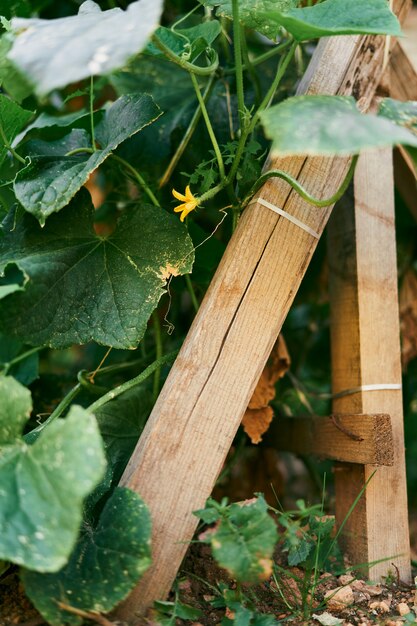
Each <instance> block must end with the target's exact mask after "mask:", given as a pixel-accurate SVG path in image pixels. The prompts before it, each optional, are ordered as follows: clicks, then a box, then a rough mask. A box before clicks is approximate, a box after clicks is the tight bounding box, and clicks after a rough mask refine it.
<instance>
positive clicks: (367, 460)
mask: <svg viewBox="0 0 417 626" xmlns="http://www.w3.org/2000/svg"><path fill="white" fill-rule="evenodd" d="M270 431H271V433H270V435H271V437H272V439H273V441H274V445H275V446H276V447H277V449H278V450H287V451H288V452H294V453H295V454H302V455H310V454H312V455H315V456H318V457H322V458H324V459H333V460H335V461H343V462H345V463H362V464H369V465H392V464H393V462H394V446H393V439H392V429H391V419H390V416H389V415H385V414H380V415H331V416H328V417H327V416H326V417H323V416H316V415H314V416H309V417H279V418H276V419H275V420H274V421H273V423H272V427H271V428H270ZM268 434H269V433H268Z"/></svg>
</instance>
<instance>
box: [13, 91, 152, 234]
mask: <svg viewBox="0 0 417 626" xmlns="http://www.w3.org/2000/svg"><path fill="white" fill-rule="evenodd" d="M160 114H161V112H160V110H159V108H158V107H157V105H156V104H155V102H154V101H153V99H152V97H151V96H148V95H147V94H145V95H144V94H133V95H125V96H122V97H121V98H119V99H118V100H116V102H115V103H114V104H113V105H112V106H111V107H110V108H109V109H108V110H107V111H106V114H105V116H104V118H103V119H102V120H101V121H100V122H99V123H98V124H97V126H96V129H95V138H96V142H97V143H98V144H99V149H97V150H96V151H95V152H93V154H89V153H88V152H84V153H80V154H74V155H72V156H65V155H66V154H67V153H68V152H71V151H73V150H78V149H80V148H83V147H86V148H87V149H89V148H91V142H92V140H91V137H90V135H89V134H88V133H87V131H85V130H83V129H79V128H75V129H73V130H72V131H71V132H70V133H69V134H68V135H66V136H65V137H64V138H62V139H59V140H57V141H51V142H46V141H41V140H34V141H29V142H28V143H27V144H26V151H27V152H26V153H27V155H28V156H29V157H30V159H31V162H30V165H29V166H28V167H26V168H24V169H23V170H21V171H20V172H19V174H18V176H17V178H16V180H15V183H14V190H15V194H16V198H17V199H18V200H19V202H20V203H21V204H22V206H23V207H24V208H25V209H26V211H29V213H32V214H33V215H35V216H36V217H37V218H38V220H39V222H40V223H41V224H44V223H45V221H46V218H47V217H48V216H49V215H51V214H52V213H55V212H56V211H59V210H60V209H62V207H64V206H66V205H67V204H68V202H69V201H70V200H71V198H72V197H73V196H74V195H75V194H76V193H77V191H78V190H79V189H80V188H81V187H82V185H84V183H85V182H86V181H87V180H88V178H89V176H90V174H91V172H92V171H93V170H95V169H96V168H97V167H98V166H99V165H100V164H101V163H103V161H105V159H106V158H107V157H108V156H109V154H110V153H111V152H112V151H113V150H115V148H117V146H118V145H119V144H120V143H122V142H123V141H125V140H126V139H127V138H128V137H131V136H132V135H134V134H135V133H137V132H139V131H140V130H142V128H144V127H145V126H148V125H149V124H151V123H152V122H153V121H154V120H156V119H157V118H158V117H159V116H160Z"/></svg>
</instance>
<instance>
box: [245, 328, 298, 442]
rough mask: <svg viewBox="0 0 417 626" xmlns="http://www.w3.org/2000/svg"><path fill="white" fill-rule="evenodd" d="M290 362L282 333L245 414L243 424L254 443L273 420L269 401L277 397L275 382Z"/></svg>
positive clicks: (285, 370)
mask: <svg viewBox="0 0 417 626" xmlns="http://www.w3.org/2000/svg"><path fill="white" fill-rule="evenodd" d="M290 364H291V359H290V355H289V353H288V349H287V346H286V343H285V340H284V337H283V336H282V335H280V336H279V337H278V339H277V342H276V343H275V346H274V348H273V350H272V353H271V356H270V358H269V360H268V363H267V364H266V366H265V368H264V370H263V372H262V374H261V377H260V379H259V381H258V384H257V386H256V388H255V391H254V393H253V395H252V398H251V399H250V401H249V405H248V408H247V409H246V413H245V415H244V416H243V420H242V425H243V428H244V431H245V433H246V434H247V435H248V436H249V437H250V439H251V441H252V443H259V442H260V441H262V435H264V434H265V433H266V431H267V430H268V428H269V425H270V424H271V422H272V418H273V417H274V413H273V411H272V408H271V407H270V406H269V403H270V402H271V400H273V399H274V398H275V383H276V382H277V380H279V379H280V378H282V377H283V376H284V375H285V374H286V372H287V371H288V369H289V367H290Z"/></svg>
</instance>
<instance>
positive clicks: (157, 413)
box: [116, 0, 410, 624]
mask: <svg viewBox="0 0 417 626" xmlns="http://www.w3.org/2000/svg"><path fill="white" fill-rule="evenodd" d="M409 6H410V2H409V0H396V2H395V9H396V12H397V14H398V16H399V18H400V20H402V19H404V16H405V15H406V14H407V12H408V8H409ZM385 48H386V40H385V38H383V37H359V36H353V37H338V38H330V39H326V40H323V41H321V42H320V44H319V45H318V48H317V50H316V52H315V54H314V56H313V60H312V62H311V64H310V66H309V68H308V70H307V72H306V75H305V77H304V79H303V81H302V83H301V85H300V89H299V93H312V94H314V93H321V94H323V93H325V94H344V95H347V94H352V93H353V94H354V95H355V96H356V97H358V98H362V99H363V102H364V103H368V104H370V103H371V100H372V97H373V94H374V93H375V90H376V87H377V85H378V83H379V81H380V79H381V76H382V64H383V60H384V58H385ZM349 162H350V160H349V159H340V158H339V159H336V158H327V159H322V158H308V159H306V158H287V159H279V160H276V161H274V162H271V163H270V164H269V165H271V166H272V167H275V168H279V169H284V170H286V171H287V172H289V173H290V174H292V175H293V176H295V177H296V178H298V180H299V181H300V182H301V183H302V184H303V185H304V186H305V187H306V188H308V189H309V191H310V192H311V193H313V194H314V195H316V196H322V197H328V196H330V195H332V194H333V193H334V192H335V191H336V190H337V188H338V187H339V186H340V184H341V182H342V180H343V179H344V177H345V175H346V172H347V169H348V167H349ZM258 197H259V198H262V199H264V200H266V201H268V202H269V203H272V204H273V205H275V206H278V207H280V208H281V209H283V210H285V211H286V212H288V213H289V214H290V215H292V216H294V217H296V218H297V219H298V220H299V221H301V222H303V223H304V224H305V225H306V226H308V227H309V228H310V229H311V230H313V231H315V232H316V233H317V236H320V235H321V234H322V232H323V229H324V227H325V225H326V222H327V220H328V217H329V216H330V213H331V209H332V207H326V208H324V209H317V208H312V207H311V206H310V205H308V204H307V203H306V202H305V201H303V200H302V199H301V198H300V197H299V196H298V195H297V194H295V193H294V192H291V191H289V189H288V187H287V186H286V185H285V184H284V183H282V181H277V180H275V181H273V182H272V181H270V182H268V183H267V184H266V185H265V186H264V187H263V188H262V189H261V191H260V192H259V194H258ZM317 241H318V240H317V239H316V238H315V237H312V236H311V234H309V233H308V232H306V231H304V230H302V229H301V228H299V227H297V226H295V225H294V224H293V223H291V222H290V221H289V220H287V219H285V218H283V217H282V216H279V215H277V214H276V213H274V212H273V211H270V210H269V209H267V208H265V207H264V206H263V205H261V204H259V203H255V204H252V205H251V206H249V207H248V208H247V209H246V211H245V213H244V215H243V217H242V219H241V221H240V223H239V226H238V228H237V230H236V232H235V233H234V236H233V237H232V239H231V241H230V243H229V246H228V248H227V251H226V253H225V255H224V257H223V259H222V262H221V263H220V266H219V268H218V270H217V272H216V275H215V277H214V279H213V281H212V284H211V286H210V288H209V290H208V292H207V294H206V297H205V299H204V301H203V303H202V305H201V307H200V310H199V313H198V314H197V316H196V318H195V321H194V323H193V325H192V328H191V330H190V332H189V334H188V336H187V339H186V341H185V343H184V345H183V347H182V349H181V352H180V354H179V356H178V358H177V360H176V362H175V364H174V366H173V368H172V370H171V372H170V375H169V377H168V379H167V381H166V383H165V386H164V388H163V390H162V392H161V394H160V396H159V399H158V401H157V403H156V405H155V407H154V410H153V412H152V415H151V417H150V419H149V420H148V423H147V425H146V427H145V430H144V432H143V434H142V437H141V439H140V441H139V443H138V446H137V448H136V450H135V452H134V454H133V456H132V458H131V460H130V462H129V465H128V467H127V468H126V471H125V473H124V475H123V477H122V480H121V484H122V485H126V486H129V487H130V488H132V489H134V490H136V491H138V492H139V493H140V494H141V495H142V497H143V498H144V500H145V502H146V503H147V505H148V506H149V508H150V511H151V515H152V520H153V536H152V548H153V565H152V566H151V568H150V569H149V570H148V572H147V573H146V574H145V576H144V577H143V579H142V580H141V581H140V583H139V585H138V586H137V587H136V588H135V590H134V591H133V592H132V594H131V595H130V597H129V598H128V599H127V600H126V601H125V602H124V603H123V604H122V605H121V606H120V607H119V609H118V610H117V611H116V616H117V618H119V619H124V620H127V621H128V622H129V623H132V624H133V623H135V622H137V621H138V618H139V616H140V615H141V614H142V613H143V612H144V611H145V610H146V609H147V607H148V606H150V605H151V604H152V602H153V601H154V600H155V599H157V598H161V597H164V596H165V595H166V594H167V593H168V591H169V589H170V587H171V585H172V582H173V580H174V578H175V575H176V573H177V570H178V568H179V566H180V563H181V560H182V558H183V556H184V554H185V551H186V549H187V543H188V542H189V541H190V540H191V538H192V535H193V532H194V530H195V528H196V525H197V519H196V518H195V517H193V515H192V511H193V510H195V509H198V508H201V507H202V506H203V505H204V503H205V500H206V498H207V497H208V496H209V495H210V493H211V491H212V488H213V485H214V482H215V480H216V478H217V476H218V474H219V472H220V470H221V467H222V465H223V462H224V460H225V457H226V455H227V452H228V450H229V448H230V445H231V443H232V440H233V437H234V435H235V433H236V431H237V428H238V427H239V424H240V422H241V419H242V416H243V413H244V411H245V409H246V407H247V405H248V402H249V399H250V397H251V395H252V392H253V390H254V387H255V385H256V382H257V380H258V379H259V376H260V374H261V372H262V369H263V367H264V365H265V362H266V360H267V358H268V356H269V354H270V352H271V349H272V346H273V344H274V342H275V340H276V338H277V336H278V334H279V331H280V329H281V326H282V324H283V321H284V320H285V317H286V315H287V312H288V310H289V307H290V306H291V303H292V301H293V298H294V296H295V294H296V292H297V289H298V287H299V285H300V282H301V280H302V278H303V276H304V274H305V271H306V269H307V266H308V263H309V261H310V259H311V256H312V254H313V252H314V250H315V247H316V245H317ZM237 381H239V384H238V385H237V384H236V383H237Z"/></svg>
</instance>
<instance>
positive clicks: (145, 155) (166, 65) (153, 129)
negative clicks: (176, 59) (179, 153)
mask: <svg viewBox="0 0 417 626" xmlns="http://www.w3.org/2000/svg"><path fill="white" fill-rule="evenodd" d="M110 81H111V83H112V84H113V86H114V88H115V89H116V92H117V93H118V94H126V93H148V94H150V95H151V96H152V97H153V98H154V100H155V102H156V104H157V105H158V106H159V107H160V108H161V110H162V111H164V114H163V115H162V116H161V117H160V118H159V119H158V120H157V121H156V122H155V123H154V124H152V125H151V126H150V127H148V128H145V129H144V130H143V132H142V133H141V134H140V137H132V139H130V140H129V141H128V142H126V144H125V146H123V147H122V151H123V153H125V151H127V150H128V148H129V147H130V145H131V144H134V145H133V146H132V149H131V151H130V153H128V154H123V156H124V157H125V158H128V160H129V161H130V162H133V163H138V164H141V165H140V166H141V169H142V168H144V167H145V168H147V169H151V170H152V168H156V167H158V166H160V162H161V159H164V158H166V157H167V156H168V155H169V154H170V152H171V149H172V146H171V135H172V134H173V133H174V132H178V133H181V131H182V132H185V130H186V128H187V125H188V124H189V122H190V120H191V117H192V115H193V113H194V111H195V110H196V108H197V104H196V97H195V91H194V88H193V85H192V83H191V80H190V78H189V76H188V74H187V72H185V71H184V70H183V69H182V68H180V67H179V66H178V65H175V64H174V63H171V62H170V61H168V60H167V59H166V58H165V57H160V56H150V55H141V56H140V57H139V58H138V59H137V60H135V62H134V63H132V64H131V66H130V67H129V71H123V72H117V73H115V74H113V75H112V76H111V78H110ZM181 136H182V135H181ZM137 139H140V141H137Z"/></svg>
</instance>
